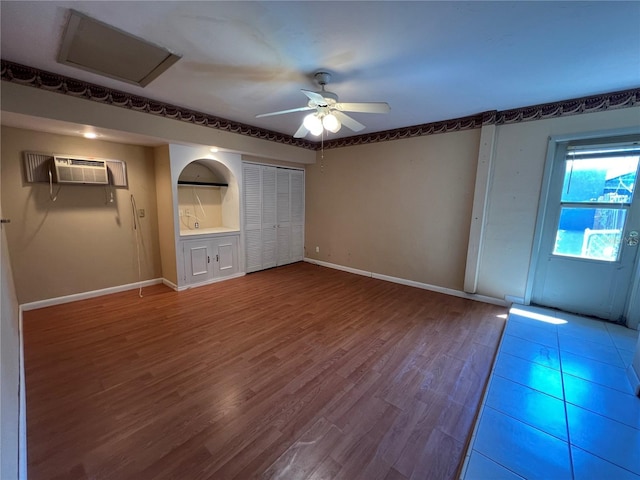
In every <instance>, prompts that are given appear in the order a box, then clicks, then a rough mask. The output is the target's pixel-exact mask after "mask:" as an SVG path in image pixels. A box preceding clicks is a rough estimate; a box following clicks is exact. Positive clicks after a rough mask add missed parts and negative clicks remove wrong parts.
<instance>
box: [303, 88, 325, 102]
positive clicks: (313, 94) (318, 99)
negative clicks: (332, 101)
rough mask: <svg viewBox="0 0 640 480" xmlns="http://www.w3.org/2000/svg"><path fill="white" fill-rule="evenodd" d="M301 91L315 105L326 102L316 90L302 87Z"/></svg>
mask: <svg viewBox="0 0 640 480" xmlns="http://www.w3.org/2000/svg"><path fill="white" fill-rule="evenodd" d="M302 93H304V94H305V95H306V96H307V97H309V100H312V101H313V102H314V103H315V104H316V105H326V104H327V101H326V100H325V99H324V97H323V96H322V95H320V94H319V93H318V92H312V91H311V90H304V89H302Z"/></svg>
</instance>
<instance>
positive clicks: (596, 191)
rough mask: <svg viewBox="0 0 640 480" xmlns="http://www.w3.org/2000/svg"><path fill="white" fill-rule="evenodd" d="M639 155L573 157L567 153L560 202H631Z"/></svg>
mask: <svg viewBox="0 0 640 480" xmlns="http://www.w3.org/2000/svg"><path fill="white" fill-rule="evenodd" d="M638 160H640V156H638V155H635V156H628V157H606V156H603V157H599V158H584V159H578V158H577V159H573V158H572V156H571V154H570V153H569V154H568V155H567V161H566V169H565V173H564V184H563V186H562V199H561V200H562V202H574V203H578V202H602V203H627V204H629V203H631V200H632V198H633V189H634V187H635V184H636V175H637V171H638Z"/></svg>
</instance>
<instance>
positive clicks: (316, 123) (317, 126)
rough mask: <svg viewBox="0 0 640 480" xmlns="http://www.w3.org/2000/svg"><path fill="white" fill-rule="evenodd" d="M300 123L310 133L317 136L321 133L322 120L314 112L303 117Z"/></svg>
mask: <svg viewBox="0 0 640 480" xmlns="http://www.w3.org/2000/svg"><path fill="white" fill-rule="evenodd" d="M302 124H303V125H304V127H305V128H306V129H307V130H309V131H310V132H311V134H312V135H315V136H318V135H320V134H321V133H322V121H321V120H320V119H319V118H318V117H317V116H316V115H315V114H314V113H311V114H309V115H307V116H306V117H304V121H303V122H302Z"/></svg>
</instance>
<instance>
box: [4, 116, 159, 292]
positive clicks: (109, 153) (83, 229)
mask: <svg viewBox="0 0 640 480" xmlns="http://www.w3.org/2000/svg"><path fill="white" fill-rule="evenodd" d="M1 141H2V150H1V152H2V157H1V161H2V204H3V209H4V214H5V215H6V216H8V217H10V218H11V220H12V221H11V224H10V227H9V228H7V240H8V244H9V252H10V256H11V263H12V266H13V274H14V280H15V285H16V293H17V297H18V301H19V303H21V304H22V303H28V302H34V301H37V300H43V299H48V298H55V297H61V296H65V295H70V294H74V293H80V292H87V291H92V290H99V289H103V288H108V287H114V286H120V285H125V284H129V283H133V282H137V281H138V280H139V276H138V264H137V256H136V238H135V234H134V230H133V228H132V224H133V216H132V208H131V201H130V195H132V194H133V195H134V196H135V200H136V203H137V207H138V208H139V209H144V210H145V213H146V215H145V217H144V218H140V219H139V220H140V224H141V226H142V228H141V231H140V236H141V244H140V255H141V265H142V269H141V270H142V272H141V273H142V275H141V277H142V280H147V279H152V278H158V277H160V276H161V268H160V255H159V247H158V226H157V213H156V189H155V174H154V153H153V150H152V149H150V148H147V147H139V146H132V145H123V144H117V143H111V142H101V141H96V140H85V139H82V138H78V137H68V136H63V135H54V134H48V133H41V132H34V131H30V130H22V129H16V128H6V127H3V128H2V130H1ZM25 150H31V151H39V152H55V153H65V154H72V155H78V156H93V157H98V158H111V159H119V160H123V161H125V162H126V164H127V172H128V179H129V188H128V189H123V188H118V189H115V195H114V202H113V203H109V202H108V201H107V199H108V196H107V194H106V191H105V188H104V187H100V186H79V185H67V186H62V187H61V188H60V190H59V192H58V197H57V201H55V202H53V201H51V200H50V198H49V185H48V184H25V183H24V182H23V175H22V152H23V151H25ZM57 187H58V186H57V185H54V189H55V190H56V191H57V190H58V188H57Z"/></svg>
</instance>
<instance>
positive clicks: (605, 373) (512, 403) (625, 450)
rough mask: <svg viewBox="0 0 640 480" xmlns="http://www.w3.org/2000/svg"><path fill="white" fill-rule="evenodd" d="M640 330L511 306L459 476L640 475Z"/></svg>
mask: <svg viewBox="0 0 640 480" xmlns="http://www.w3.org/2000/svg"><path fill="white" fill-rule="evenodd" d="M637 338H638V332H637V331H635V330H631V329H628V328H624V327H621V326H619V325H614V324H610V323H607V322H600V321H596V320H592V319H588V318H584V317H579V316H576V315H571V314H566V313H562V312H557V311H552V310H544V309H541V308H537V307H522V306H517V307H516V306H514V307H513V308H512V309H511V311H510V312H509V318H508V321H507V326H506V328H505V331H504V335H503V337H502V341H501V343H500V347H499V349H498V354H497V356H496V361H495V364H494V366H493V371H492V373H491V378H490V380H489V385H488V388H487V391H486V394H485V397H484V400H483V403H482V406H481V409H480V413H479V415H478V419H477V421H476V425H475V428H474V431H473V436H472V438H471V443H470V444H469V450H468V451H467V455H466V457H465V463H464V466H463V469H462V475H461V479H463V480H498V479H523V478H524V479H527V480H533V479H544V480H564V479H571V480H587V479H588V480H626V479H635V480H640V398H638V397H636V396H635V395H634V394H633V389H632V386H631V383H630V381H629V377H628V376H627V367H628V365H629V364H630V363H631V361H632V358H633V352H634V351H635V348H636V343H637Z"/></svg>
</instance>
